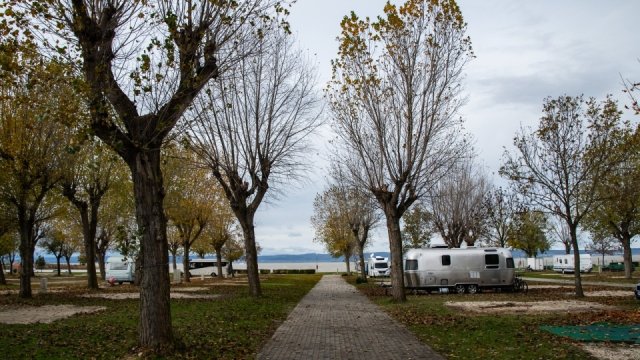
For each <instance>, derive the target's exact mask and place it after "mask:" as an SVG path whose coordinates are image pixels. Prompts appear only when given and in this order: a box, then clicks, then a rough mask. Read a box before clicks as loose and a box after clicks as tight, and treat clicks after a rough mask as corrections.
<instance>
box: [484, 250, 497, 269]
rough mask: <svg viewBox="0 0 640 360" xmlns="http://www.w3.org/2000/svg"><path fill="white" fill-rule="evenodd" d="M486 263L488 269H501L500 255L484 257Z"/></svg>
mask: <svg viewBox="0 0 640 360" xmlns="http://www.w3.org/2000/svg"><path fill="white" fill-rule="evenodd" d="M484 263H485V264H486V265H487V266H486V268H487V269H497V268H499V267H500V256H498V254H490V255H489V254H487V255H485V256H484Z"/></svg>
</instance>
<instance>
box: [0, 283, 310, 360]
mask: <svg viewBox="0 0 640 360" xmlns="http://www.w3.org/2000/svg"><path fill="white" fill-rule="evenodd" d="M319 279H320V276H319V275H270V276H267V277H264V278H263V280H262V283H261V284H262V290H263V294H264V296H263V297H262V298H260V299H254V298H252V297H250V296H249V291H248V286H246V285H243V286H237V285H236V286H231V285H229V286H226V285H218V286H208V287H205V290H204V291H203V292H199V293H205V294H220V295H221V297H220V298H216V299H213V300H211V299H208V300H204V299H202V300H201V299H172V300H171V315H172V319H173V329H174V332H175V334H176V336H177V338H178V339H179V342H181V343H182V344H183V345H184V346H182V347H181V349H179V350H178V351H177V352H176V353H175V354H173V355H172V356H171V357H170V358H173V359H243V358H252V357H254V356H255V354H256V353H257V351H258V350H259V349H260V347H261V346H262V345H263V344H264V343H265V342H266V341H267V340H268V339H269V338H270V337H271V335H272V334H273V333H274V331H275V329H276V328H277V327H278V325H279V324H280V323H281V322H282V321H284V319H286V317H287V314H288V313H289V312H290V311H291V310H292V309H293V307H294V306H295V305H296V304H297V303H298V301H299V300H300V299H301V298H302V297H303V296H304V295H305V294H306V293H307V292H308V291H309V290H310V289H311V288H312V287H313V286H314V285H315V284H316V282H317V281H318V280H319ZM217 281H219V280H217ZM194 285H197V283H196V282H194ZM185 286H190V285H185ZM3 289H15V287H13V286H11V287H4V288H3ZM3 289H0V290H3ZM120 289H122V291H137V288H135V287H132V286H127V285H125V286H123V287H120V288H119V289H118V290H120ZM83 292H86V291H85V290H84V289H83V288H82V287H81V286H78V287H70V288H69V289H68V291H65V292H64V293H50V294H46V295H36V296H35V297H34V299H32V300H21V299H19V298H18V297H17V295H4V296H0V309H1V308H6V307H11V306H16V305H45V304H46V305H52V304H75V305H100V306H106V307H107V310H106V311H104V312H99V313H94V314H87V315H76V316H72V317H70V318H67V319H64V320H58V321H55V322H53V323H52V324H29V325H7V324H0V329H1V333H2V336H0V354H1V355H0V357H2V358H3V359H23V358H30V359H89V358H100V359H121V358H123V357H126V356H128V355H132V354H135V347H136V342H137V324H138V317H139V314H138V300H108V299H101V298H91V299H87V298H82V297H79V296H78V295H80V294H81V293H83ZM34 294H37V288H36V287H34Z"/></svg>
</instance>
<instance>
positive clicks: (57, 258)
mask: <svg viewBox="0 0 640 360" xmlns="http://www.w3.org/2000/svg"><path fill="white" fill-rule="evenodd" d="M61 258H62V256H56V265H57V269H58V276H60V275H62V274H61V271H60V259H61Z"/></svg>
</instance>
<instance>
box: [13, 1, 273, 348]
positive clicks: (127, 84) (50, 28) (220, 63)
mask: <svg viewBox="0 0 640 360" xmlns="http://www.w3.org/2000/svg"><path fill="white" fill-rule="evenodd" d="M18 3H19V4H20V5H22V7H20V6H15V7H14V10H13V11H12V14H13V15H15V16H14V18H15V19H17V21H18V22H17V24H18V25H21V24H22V22H23V21H24V19H29V18H30V15H33V16H37V20H39V21H40V22H42V23H44V26H30V27H27V28H26V29H27V30H28V31H26V32H24V33H22V34H26V35H28V34H36V35H39V36H40V38H39V40H40V41H41V42H42V43H44V44H47V45H50V46H51V47H52V48H53V49H54V50H55V51H57V52H58V53H62V54H63V55H66V56H69V57H72V58H73V60H74V62H75V63H78V64H81V66H82V74H83V76H84V80H85V81H86V84H87V94H88V99H89V109H90V112H91V130H92V132H93V133H94V134H95V135H96V136H98V137H99V138H100V139H102V140H103V141H104V142H105V143H106V144H108V145H109V146H111V147H112V148H113V149H114V150H115V151H116V152H117V153H118V154H119V155H120V156H121V157H122V158H123V159H124V161H125V162H126V163H127V165H128V166H129V169H130V170H131V175H132V179H133V184H134V194H135V204H136V218H137V222H138V228H139V230H140V232H141V241H140V258H139V260H140V262H141V267H140V269H141V279H140V284H141V287H140V303H141V304H140V327H139V330H140V331H139V332H138V334H139V338H138V341H139V345H140V346H142V347H145V348H149V349H151V350H153V351H157V352H162V351H164V350H169V351H171V350H172V349H173V340H174V337H173V330H172V326H171V313H170V306H169V271H168V267H167V266H166V264H167V263H168V251H167V250H168V249H167V236H166V223H167V220H166V218H165V213H164V208H163V197H164V188H163V179H162V171H161V169H160V163H161V149H162V147H163V143H164V141H165V140H166V139H167V137H168V136H169V134H170V133H171V132H172V130H174V128H175V126H176V124H177V122H178V120H179V119H180V118H181V116H182V115H183V113H184V112H185V110H186V109H187V108H188V107H189V106H190V104H191V103H192V101H193V99H194V98H195V97H196V96H197V95H198V93H199V92H200V90H201V89H202V88H203V87H204V86H205V84H206V83H207V82H208V81H209V80H210V79H212V78H215V77H217V76H218V75H219V74H220V73H221V72H222V71H224V70H225V69H226V68H228V66H229V64H231V63H233V62H234V61H236V59H238V58H242V57H243V56H244V55H245V54H244V53H241V51H240V50H246V49H249V48H251V47H250V46H249V45H248V44H247V43H246V42H247V41H250V40H251V39H252V35H253V33H254V32H257V31H259V30H261V29H263V28H264V26H263V25H265V24H268V23H270V22H271V21H273V19H274V18H273V17H272V16H269V13H270V10H269V9H270V8H271V7H272V5H274V4H275V5H279V2H278V1H276V0H249V1H242V2H238V1H232V0H221V1H205V0H201V1H199V0H184V1H130V0H112V1H89V0H49V1H46V3H45V4H44V5H43V4H42V3H40V2H32V1H26V0H24V1H19V2H18ZM282 10H283V9H282V8H281V7H279V6H277V7H276V11H282ZM43 29H44V30H43ZM53 36H55V41H54V40H53V39H52V37H53ZM237 44H243V46H236V45H237ZM76 60H77V61H76ZM113 112H115V114H116V115H117V116H115V117H113V116H111V113H113Z"/></svg>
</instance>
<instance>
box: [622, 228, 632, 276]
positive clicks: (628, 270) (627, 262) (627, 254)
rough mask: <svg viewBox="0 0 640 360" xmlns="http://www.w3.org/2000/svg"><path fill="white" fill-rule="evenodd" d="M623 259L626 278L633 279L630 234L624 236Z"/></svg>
mask: <svg viewBox="0 0 640 360" xmlns="http://www.w3.org/2000/svg"><path fill="white" fill-rule="evenodd" d="M622 249H623V255H622V256H623V259H624V278H625V279H631V275H632V272H633V271H632V266H633V263H632V261H633V260H632V259H631V237H630V236H629V234H624V235H623V240H622Z"/></svg>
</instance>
